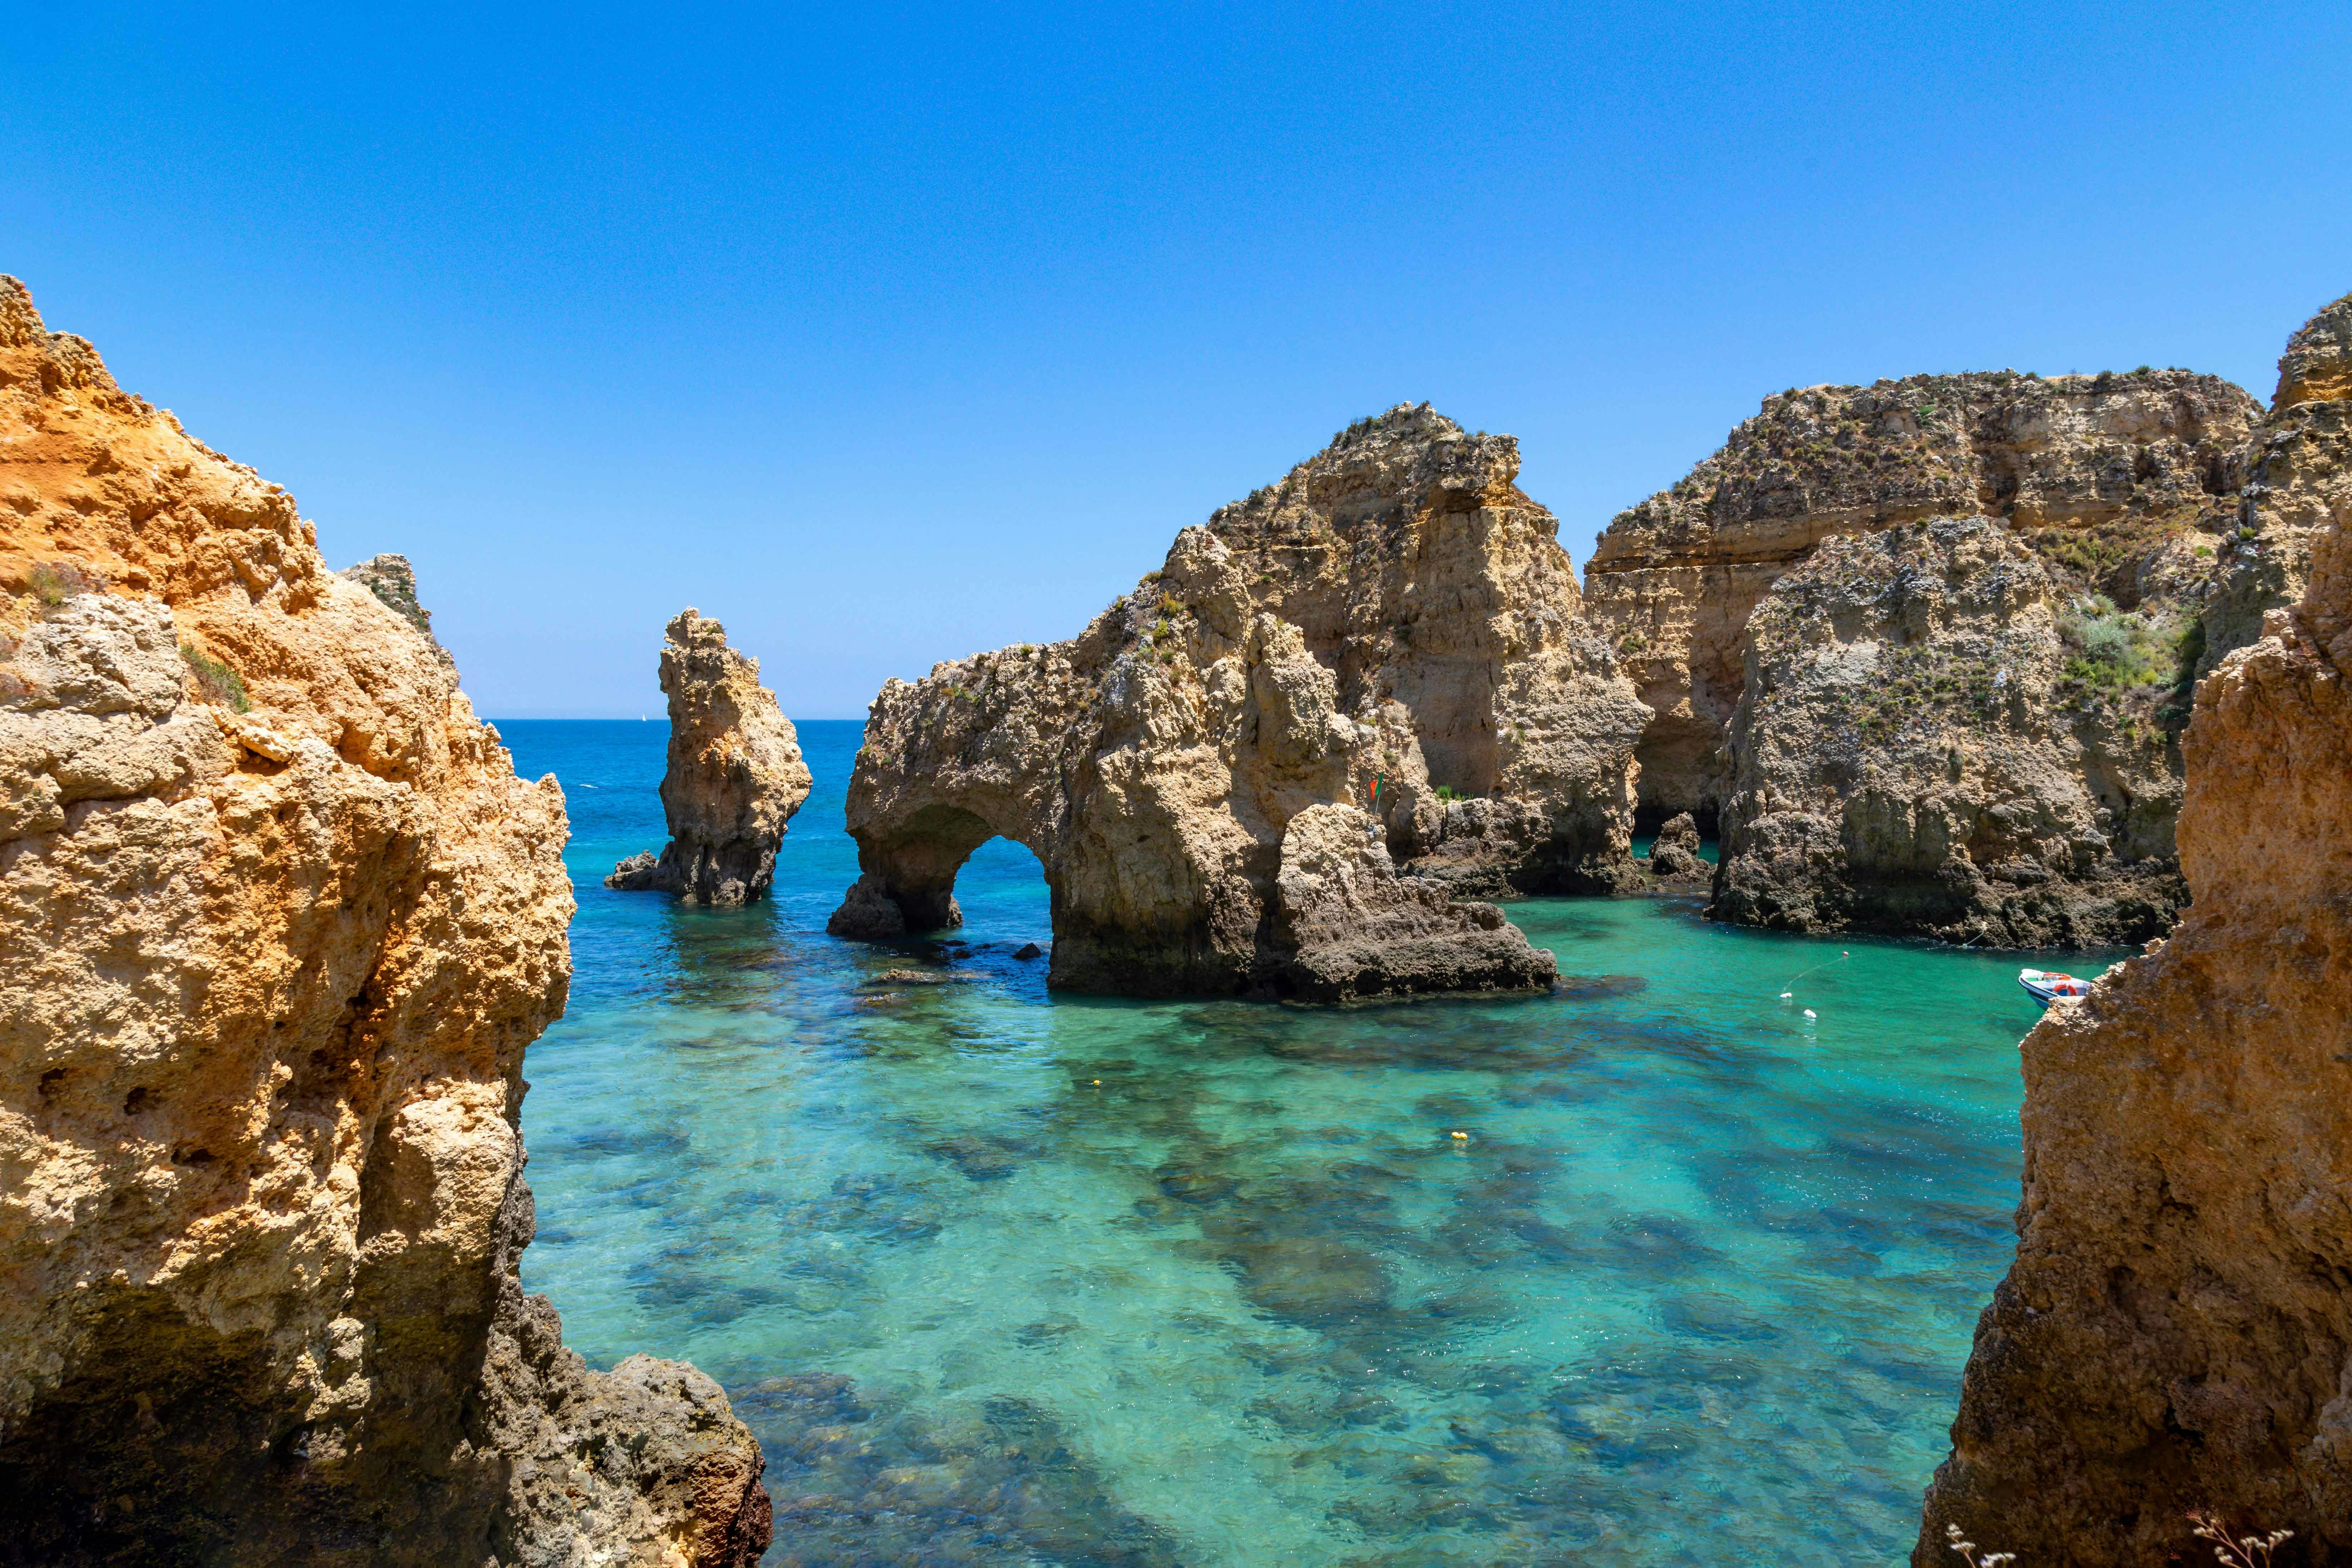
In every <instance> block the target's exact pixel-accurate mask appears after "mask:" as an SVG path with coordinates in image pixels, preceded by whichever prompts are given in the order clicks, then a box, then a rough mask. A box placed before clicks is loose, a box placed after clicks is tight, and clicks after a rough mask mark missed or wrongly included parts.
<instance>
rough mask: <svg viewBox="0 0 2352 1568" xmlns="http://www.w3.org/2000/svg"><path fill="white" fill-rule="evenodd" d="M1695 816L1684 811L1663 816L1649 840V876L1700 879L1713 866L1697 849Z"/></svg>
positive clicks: (1696, 820)
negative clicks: (1662, 824)
mask: <svg viewBox="0 0 2352 1568" xmlns="http://www.w3.org/2000/svg"><path fill="white" fill-rule="evenodd" d="M1698 847H1699V833H1698V819H1697V818H1696V817H1694V816H1691V814H1690V813H1689V812H1687V811H1685V812H1679V813H1677V814H1675V816H1670V817H1668V818H1667V819H1666V821H1665V823H1664V826H1661V827H1660V828H1659V829H1658V834H1657V837H1655V838H1654V839H1653V840H1651V842H1650V875H1652V876H1653V877H1655V878H1657V879H1660V880H1661V881H1674V882H1695V881H1704V880H1705V879H1708V878H1709V877H1711V876H1712V875H1713V868H1711V867H1709V866H1708V865H1707V863H1706V861H1705V860H1704V859H1702V858H1700V856H1699V852H1698Z"/></svg>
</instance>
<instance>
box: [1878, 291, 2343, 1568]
mask: <svg viewBox="0 0 2352 1568" xmlns="http://www.w3.org/2000/svg"><path fill="white" fill-rule="evenodd" d="M2341 309H2342V307H2341V306H2340V305H2339V306H2338V307H2336V310H2341ZM2299 341H2300V340H2299ZM2284 380H2285V381H2286V382H2287V383H2288V384H2290V385H2299V386H2302V387H2304V388H2305V389H2308V388H2310V387H2312V386H2313V385H2315V384H2319V383H2318V382H2317V379H2316V378H2315V377H2312V376H2309V375H2305V376H2304V377H2302V379H2300V380H2298V379H2297V376H2296V373H2294V371H2293V370H2292V369H2290V371H2289V373H2288V374H2287V375H2286V376H2285V377H2284ZM2346 390H2347V391H2352V387H2347V388H2346ZM2313 406H2314V405H2312V404H2310V403H2305V404H2301V405H2294V407H2282V408H2281V409H2278V410H2274V411H2273V416H2272V419H2271V422H2270V427H2271V428H2273V429H2275V428H2278V427H2280V426H2281V424H2282V421H2283V420H2288V419H2291V420H2293V421H2294V425H2293V428H2294V430H2295V431H2296V432H2297V435H2296V439H2298V440H2301V441H2305V442H2308V441H2311V440H2312V439H2313V437H2312V436H2311V431H2312V430H2313V429H2314V428H2315V424H2314V422H2313V421H2311V420H2310V419H2308V418H2306V417H2305V416H2304V414H2302V413H2298V410H2302V411H2305V413H2307V411H2308V410H2310V409H2311V408H2312V407H2313ZM2335 406H2336V407H2337V408H2339V409H2340V408H2341V406H2342V405H2340V404H2338V405H2335ZM2335 428H2336V429H2338V430H2340V429H2341V426H2340V425H2339V426H2335ZM2346 456H2347V453H2346V452H2345V451H2344V450H2343V449H2342V448H2341V447H2338V448H2337V449H2336V451H2335V452H2334V453H2332V454H2328V455H2327V458H2328V461H2329V462H2330V463H2333V464H2339V465H2340V464H2341V462H2342V461H2343V459H2344V458H2345V457H2346ZM2312 505H2313V506H2314V507H2315V509H2316V512H2317V516H2316V518H2315V528H2314V541H2315V547H2314V549H2313V552H2312V554H2311V556H2310V566H2309V573H2308V582H2307V587H2306V591H2305V595H2304V597H2303V599H2302V601H2301V602H2300V603H2299V604H2297V605H2294V606H2293V607H2292V608H2286V609H2273V610H2272V611H2270V612H2269V613H2268V615H2267V616H2265V618H2264V627H2263V629H2264V633H2265V635H2264V636H2263V637H2262V638H2261V640H2259V641H2257V642H2255V643H2253V644H2252V646H2250V647H2243V648H2241V649H2239V650H2237V651H2236V652H2234V653H2232V654H2231V655H2230V656H2229V657H2228V658H2225V659H2224V660H2223V661H2222V662H2221V666H2220V668H2218V669H2216V670H2215V671H2214V672H2213V673H2212V674H2211V675H2210V676H2208V677H2207V678H2206V679H2204V681H2203V682H2201V683H2200V686H2199V687H2198V689H2197V698H2196V711H2195V714H2194V717H2193V718H2192V720H2191V721H2190V723H2189V731H2188V736H2187V742H2186V752H2187V760H2188V785H2187V794H2186V798H2185V801H2184V804H2183V805H2182V808H2181V812H2180V817H2179V847H2180V859H2181V866H2182V869H2183V871H2184V873H2185V874H2186V876H2187V878H2188V880H2189V886H2190V888H2191V889H2192V891H2193V894H2194V902H2192V903H2191V904H2190V906H2189V911H2188V913H2187V915H2186V917H2185V918H2184V919H2183V920H2182V921H2181V923H2180V925H2179V928H2178V930H2176V931H2174V933H2173V934H2172V936H2171V937H2170V939H2169V940H2168V941H2165V942H2161V943H2158V944H2153V945H2152V946H2151V948H2150V950H2149V952H2147V955H2146V956H2144V957H2139V958H2134V959H2131V960H2129V961H2127V962H2126V963H2122V964H2119V965H2117V966H2116V968H2114V969H2112V970H2110V971H2109V972H2108V973H2107V974H2106V975H2105V977H2104V978H2103V979H2102V980H2101V981H2100V982H2099V984H2097V985H2095V987H2094V988H2093V989H2092V992H2091V994H2090V996H2089V997H2088V998H2087V999H2085V1000H2084V1002H2082V1003H2081V1004H2079V1005H2071V1006H2063V1010H2059V1011H2053V1012H2052V1013H2051V1014H2049V1015H2048V1016H2046V1017H2045V1018H2044V1019H2043V1021H2042V1024H2041V1025H2040V1026H2038V1027H2037V1028H2035V1029H2034V1031H2033V1032H2032V1034H2031V1035H2029V1036H2027V1037H2026V1039H2025V1042H2024V1045H2023V1047H2022V1052H2023V1063H2024V1074H2025V1110H2024V1114H2023V1120H2024V1128H2025V1181H2024V1199H2023V1202H2022V1204H2021V1205H2020V1207H2019V1210H2018V1253H2017V1260H2016V1263H2015V1265H2014V1266H2013V1267H2012V1268H2011V1270H2010V1273H2009V1277H2008V1278H2007V1279H2005V1280H2004V1281H2003V1282H2002V1283H2001V1285H2000V1288H1999V1289H1997V1290H1996V1291H1995V1293H1994V1296H1993V1300H1992V1303H1991V1305H1990V1307H1988V1308H1987V1309H1986V1310H1985V1313H1984V1316H1983V1318H1982V1320H1981V1321H1979V1325H1978V1329H1977V1342H1976V1348H1975V1352H1974V1353H1973V1355H1972V1356H1971V1357H1970V1359H1969V1370H1968V1373H1967V1377H1966V1379H1965V1382H1964V1384H1963V1387H1962V1391H1961V1399H1960V1412H1959V1418H1958V1421H1957V1422H1956V1423H1955V1424H1954V1426H1953V1428H1952V1442H1953V1452H1952V1457H1951V1458H1950V1459H1949V1460H1948V1461H1947V1462H1946V1463H1945V1465H1944V1467H1943V1468H1941V1469H1940V1470H1939V1471H1938V1472H1937V1478H1936V1483H1935V1486H1934V1488H1933V1489H1932V1490H1931V1491H1930V1492H1929V1494H1928V1497H1927V1516H1926V1521H1925V1524H1924V1528H1923V1530H1922V1533H1921V1537H1920V1541H1919V1544H1918V1547H1917V1549H1916V1552H1915V1554H1914V1558H1913V1561H1914V1562H1915V1563H1917V1564H1920V1565H1922V1568H1924V1565H1926V1564H1929V1563H1948V1562H1949V1561H1950V1560H1951V1558H1950V1554H1949V1552H1948V1551H1947V1550H1946V1545H1945V1535H1944V1532H1945V1527H1946V1525H1947V1524H1948V1523H1957V1524H1958V1525H1960V1526H1962V1527H1963V1528H1964V1529H1965V1530H1966V1531H1968V1532H1969V1535H1970V1538H1971V1539H1973V1540H1975V1541H1977V1542H1981V1543H1983V1544H1984V1545H1985V1547H1986V1548H1987V1549H1988V1550H1991V1549H1996V1548H1997V1549H2000V1550H2004V1551H2014V1552H2019V1553H2021V1554H2022V1555H2021V1560H2022V1561H2026V1562H2032V1563H2046V1564H2051V1565H2053V1568H2059V1565H2063V1564H2082V1565H2085V1568H2088V1565H2093V1564H2097V1565H2108V1564H2114V1565H2122V1564H2141V1563H2164V1562H2169V1561H2176V1560H2177V1561H2183V1562H2186V1561H2195V1560H2200V1559H2202V1558H2204V1557H2205V1555H2206V1552H2207V1551H2208V1550H2209V1549H2208V1548H2206V1547H2204V1546H2203V1545H2202V1544H2201V1543H2200V1542H2195V1541H2193V1540H2191V1539H2190V1537H2189V1525H2188V1524H2187V1522H2186V1520H2185V1517H2184V1516H2185V1515H2186V1514H2187V1512H2188V1511H2189V1510H2191V1509H2206V1510H2211V1511H2213V1512H2214V1513H2215V1514H2217V1515H2219V1516H2221V1518H2223V1519H2225V1520H2226V1521H2229V1522H2230V1523H2231V1525H2232V1526H2234V1527H2235V1528H2236V1529H2237V1530H2238V1531H2241V1532H2244V1531H2270V1530H2273V1529H2288V1530H2293V1531H2294V1532H2295V1536H2294V1541H2293V1542H2290V1543H2289V1544H2288V1545H2287V1546H2286V1547H2284V1548H2283V1549H2282V1550H2281V1551H2280V1552H2279V1554H2278V1557H2277V1561H2278V1562H2279V1563H2281V1564H2286V1563H2322V1562H2326V1563H2333V1562H2339V1561H2346V1560H2352V1289H2347V1281H2352V1205H2347V1194H2352V539H2347V525H2352V496H2347V492H2346V491H2345V490H2344V489H2341V488H2338V489H2335V490H2334V491H2333V493H2332V495H2327V496H2325V497H2321V498H2317V499H2315V500H2313V501H2312ZM2176 1552H2177V1553H2179V1557H2178V1558H2177V1559H2176V1558H2175V1557H2173V1556H2172V1555H2170V1554H2171V1553H2176Z"/></svg>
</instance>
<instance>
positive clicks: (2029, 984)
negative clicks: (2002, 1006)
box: [2017, 969, 2091, 1007]
mask: <svg viewBox="0 0 2352 1568" xmlns="http://www.w3.org/2000/svg"><path fill="white" fill-rule="evenodd" d="M2017 983H2018V984H2020V985H2022V986H2024V987H2025V993H2026V994H2027V995H2029V996H2031V997H2032V998H2033V999H2034V1000H2035V1001H2036V1002H2039V1003H2041V1004H2042V1005H2043V1006H2044V1007H2047V1006H2049V1005H2050V1004H2052V1003H2053V1002H2071V1001H2077V1000H2079V999H2081V998H2083V997H2084V996H2088V995H2089V994H2091V983H2090V982H2089V981H2087V980H2077V979H2075V978H2074V976H2073V975H2071V974H2061V973H2058V972H2057V971H2056V970H2054V969H2021V970H2019V971H2018V972H2017Z"/></svg>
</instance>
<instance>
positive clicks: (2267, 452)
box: [2199, 295, 2352, 673]
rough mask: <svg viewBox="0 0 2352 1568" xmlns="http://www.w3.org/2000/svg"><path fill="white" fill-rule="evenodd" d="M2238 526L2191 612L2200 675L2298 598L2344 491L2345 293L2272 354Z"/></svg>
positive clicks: (2348, 358)
mask: <svg viewBox="0 0 2352 1568" xmlns="http://www.w3.org/2000/svg"><path fill="white" fill-rule="evenodd" d="M2243 466H2244V468H2245V471H2246V483H2245V489H2244V492H2243V496H2242V500H2241V502H2240V507H2239V512H2238V517H2237V527H2236V528H2235V529H2234V530H2233V531H2231V532H2230V533H2229V534H2228V535H2227V536H2226V537H2225V538H2223V539H2222V540H2221V542H2220V547H2219V559H2218V561H2217V562H2216V563H2215V564H2216V570H2215V573H2214V583H2213V586H2212V591H2211V593H2210V595H2209V596H2208V597H2207V598H2206V600H2205V603H2204V605H2203V607H2202V609H2201V611H2200V619H2201V622H2202V624H2201V626H2200V628H2199V633H2200V637H2201V638H2202V640H2203V643H2204V647H2203V648H2202V649H2201V655H2202V663H2201V664H2200V673H2202V672H2204V671H2209V670H2210V669H2212V668H2214V667H2215V666H2216V665H2218V664H2220V663H2221V660H2222V658H2225V657H2226V656H2228V655H2229V654H2230V653H2231V652H2232V651H2233V650H2235V649H2237V648H2242V647H2245V646H2246V645H2247V644H2248V643H2251V642H2252V641H2253V640H2254V639H2255V638H2257V637H2261V636H2262V635H2263V632H2262V627H2263V616H2265V615H2266V614H2268V613H2269V612H2270V611H2272V610H2273V609H2276V608H2278V607H2280V606H2281V605H2291V604H2293V603H2294V602H2295V600H2297V599H2298V598H2300V597H2302V595H2303V590H2304V584H2305V579H2306V578H2307V577H2308V576H2309V574H2310V571H2311V550H2312V544H2313V542H2314V541H2315V540H2316V539H2317V538H2318V536H2319V534H2320V533H2321V531H2323V530H2325V529H2326V527H2327V524H2328V520H2329V519H2330V518H2331V517H2333V516H2335V515H2336V512H2337V510H2340V509H2341V508H2342V506H2343V505H2344V504H2345V502H2344V498H2345V496H2346V494H2347V491H2352V295H2347V296H2345V297H2344V298H2343V299H2341V300H2336V303H2334V304H2333V305H2330V306H2328V307H2327V309H2326V310H2322V311H2321V312H2320V313H2319V314H2318V315H2316V316H2315V317H2313V318H2312V319H2311V320H2310V321H2307V322H2305V324H2304V326H2303V329H2302V330H2301V331H2298V332H2296V333H2295V334H2294V337H2292V338H2290V339H2288V340H2287V345H2286V353H2285V354H2284V355H2283V356H2282V357H2281V358H2280V360H2279V384H2278V396H2277V398H2276V399H2275V401H2273V404H2272V405H2271V412H2270V416H2269V417H2268V418H2266V419H2264V420H2263V422H2262V424H2261V426H2258V427H2257V428H2256V429H2255V431H2254V434H2253V437H2252V440H2251V441H2250V442H2249V443H2248V445H2247V449H2246V457H2245V459H2244V464H2243Z"/></svg>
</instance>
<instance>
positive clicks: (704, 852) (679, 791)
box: [604, 609, 814, 904]
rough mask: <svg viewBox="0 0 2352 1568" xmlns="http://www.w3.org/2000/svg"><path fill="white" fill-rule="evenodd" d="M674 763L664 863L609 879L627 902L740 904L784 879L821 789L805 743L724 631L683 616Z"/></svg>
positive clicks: (674, 655) (666, 790) (668, 673)
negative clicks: (783, 852)
mask: <svg viewBox="0 0 2352 1568" xmlns="http://www.w3.org/2000/svg"><path fill="white" fill-rule="evenodd" d="M661 689H662V694H663V695H664V696H666V697H667V698H668V699H669V763H668V766H667V769H665V770H664V772H663V773H662V783H661V800H662V811H663V814H664V815H665V816H667V817H668V819H669V833H670V839H669V842H668V843H667V845H665V846H663V847H662V852H661V857H660V858H659V859H656V858H654V857H653V856H652V855H650V854H637V855H632V856H631V857H629V858H627V859H625V860H624V861H622V862H621V863H620V864H619V865H617V866H615V867H614V868H613V874H612V875H611V876H609V877H607V878H605V879H604V885H605V886H606V887H608V888H618V889H622V890H623V891H625V892H640V891H646V890H651V889H659V890H661V891H664V892H671V893H676V894H677V896H678V897H679V898H680V899H682V900H685V901H687V902H688V903H698V904H742V903H749V902H751V900H754V899H757V898H760V897H761V896H762V895H763V894H765V893H766V892H767V890H768V887H769V884H771V883H772V882H773V881H774V880H775V876H776V847H777V846H778V845H780V844H782V842H783V839H784V834H785V831H786V825H787V824H789V823H790V822H791V821H792V818H793V813H794V812H796V811H798V810H800V808H801V802H803V801H804V800H806V799H807V798H808V793H809V789H810V786H811V785H812V784H814V779H812V777H811V776H810V773H809V771H808V764H807V763H804V762H803V761H802V760H801V741H800V734H799V732H798V731H795V730H794V729H793V721H791V720H789V719H787V718H785V717H784V714H783V710H782V709H781V708H779V707H778V706H777V705H776V694H775V693H774V692H772V691H771V690H769V689H767V688H766V687H764V686H762V685H761V684H760V661H759V660H758V659H756V658H750V657H748V656H746V655H744V654H741V653H738V652H737V651H736V650H735V649H733V648H731V647H728V646H727V628H726V627H724V626H720V625H719V623H718V622H717V621H711V620H705V619H704V618H703V617H702V616H701V614H700V612H698V611H696V610H692V609H687V610H681V611H679V612H678V614H677V618H676V619H674V620H672V621H671V622H670V624H669V627H668V637H667V642H665V643H664V645H663V647H662V656H661Z"/></svg>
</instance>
